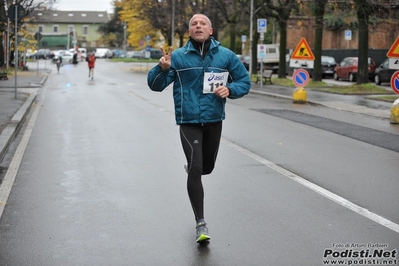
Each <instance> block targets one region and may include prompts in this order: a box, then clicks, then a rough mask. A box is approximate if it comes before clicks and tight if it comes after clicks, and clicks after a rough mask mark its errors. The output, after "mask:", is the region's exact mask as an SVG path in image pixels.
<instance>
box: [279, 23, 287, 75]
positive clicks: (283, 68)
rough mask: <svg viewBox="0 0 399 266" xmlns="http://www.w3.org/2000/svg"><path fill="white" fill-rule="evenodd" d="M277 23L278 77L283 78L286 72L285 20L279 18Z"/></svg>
mask: <svg viewBox="0 0 399 266" xmlns="http://www.w3.org/2000/svg"><path fill="white" fill-rule="evenodd" d="M278 25H279V27H280V48H279V64H278V78H285V74H286V62H285V50H286V47H287V20H279V22H278Z"/></svg>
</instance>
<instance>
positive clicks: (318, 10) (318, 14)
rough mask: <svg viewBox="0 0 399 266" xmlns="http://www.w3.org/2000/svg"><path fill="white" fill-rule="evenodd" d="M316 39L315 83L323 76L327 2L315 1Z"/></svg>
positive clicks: (314, 50) (322, 0)
mask: <svg viewBox="0 0 399 266" xmlns="http://www.w3.org/2000/svg"><path fill="white" fill-rule="evenodd" d="M315 1H316V5H315V20H316V25H315V27H316V29H315V38H314V47H313V54H314V56H315V61H314V68H313V72H312V74H313V75H312V78H313V80H314V81H321V79H322V77H323V74H322V68H321V56H322V40H323V17H324V7H325V5H326V3H327V0H315Z"/></svg>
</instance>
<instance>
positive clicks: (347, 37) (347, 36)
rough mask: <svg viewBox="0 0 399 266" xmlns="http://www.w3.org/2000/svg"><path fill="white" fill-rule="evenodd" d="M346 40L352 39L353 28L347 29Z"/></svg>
mask: <svg viewBox="0 0 399 266" xmlns="http://www.w3.org/2000/svg"><path fill="white" fill-rule="evenodd" d="M345 40H348V41H350V40H352V31H351V30H346V31H345Z"/></svg>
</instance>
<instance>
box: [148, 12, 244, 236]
mask: <svg viewBox="0 0 399 266" xmlns="http://www.w3.org/2000/svg"><path fill="white" fill-rule="evenodd" d="M212 33H213V28H212V22H211V21H210V19H209V18H208V17H207V16H206V15H204V14H195V15H194V16H193V17H192V18H191V19H190V22H189V29H188V34H189V40H188V42H187V43H186V44H185V46H183V47H181V48H179V49H177V50H174V51H173V47H170V48H169V51H168V52H166V51H165V50H164V49H163V48H161V52H162V57H161V58H160V60H159V64H157V65H156V66H155V67H154V68H152V69H151V70H150V71H149V73H148V76H147V83H148V86H149V87H150V89H151V90H153V91H159V92H161V91H163V90H164V89H165V88H166V87H167V86H168V85H169V84H171V83H172V82H173V98H174V105H175V119H176V123H177V125H179V131H180V140H181V144H182V147H183V151H184V154H185V157H186V159H187V163H186V164H185V165H184V168H185V170H186V172H187V192H188V196H189V200H190V203H191V206H192V209H193V212H194V217H195V221H196V242H197V243H202V242H207V241H209V240H210V236H209V232H208V227H207V223H206V222H205V218H204V188H203V185H202V176H203V175H209V174H210V173H211V172H212V171H213V169H214V167H215V161H216V156H217V153H218V150H219V144H220V138H221V134H222V121H223V120H224V119H225V103H226V98H229V99H237V98H241V97H243V96H244V95H246V94H248V92H249V89H250V87H251V81H250V79H249V75H248V72H247V70H246V69H245V67H244V65H243V64H242V63H241V61H240V60H239V58H238V57H237V55H236V54H235V53H233V52H232V51H231V50H229V49H227V48H225V47H223V46H222V45H221V44H220V42H218V41H217V40H215V39H214V38H213V36H212Z"/></svg>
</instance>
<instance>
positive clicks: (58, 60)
mask: <svg viewBox="0 0 399 266" xmlns="http://www.w3.org/2000/svg"><path fill="white" fill-rule="evenodd" d="M55 63H56V65H57V73H60V67H61V64H62V55H61V54H59V55H58V57H57V59H56V61H55Z"/></svg>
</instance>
